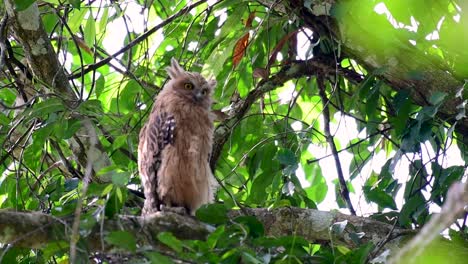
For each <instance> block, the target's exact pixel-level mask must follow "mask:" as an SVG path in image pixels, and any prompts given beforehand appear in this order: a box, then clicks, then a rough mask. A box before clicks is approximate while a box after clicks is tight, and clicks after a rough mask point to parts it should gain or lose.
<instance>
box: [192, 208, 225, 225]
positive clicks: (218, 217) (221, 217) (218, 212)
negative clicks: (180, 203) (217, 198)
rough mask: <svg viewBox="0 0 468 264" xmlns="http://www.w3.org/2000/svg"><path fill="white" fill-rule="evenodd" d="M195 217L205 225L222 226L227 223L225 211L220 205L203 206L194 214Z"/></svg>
mask: <svg viewBox="0 0 468 264" xmlns="http://www.w3.org/2000/svg"><path fill="white" fill-rule="evenodd" d="M195 216H196V217H197V218H198V219H199V220H200V221H203V222H205V223H209V224H215V225H217V224H224V223H226V222H227V221H228V217H227V209H226V207H225V206H224V205H222V204H208V205H203V206H202V207H200V209H198V210H197V211H196V212H195Z"/></svg>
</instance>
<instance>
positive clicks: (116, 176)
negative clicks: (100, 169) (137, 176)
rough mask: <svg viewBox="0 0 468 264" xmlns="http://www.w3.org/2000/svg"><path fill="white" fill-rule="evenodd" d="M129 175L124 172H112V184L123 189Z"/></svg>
mask: <svg viewBox="0 0 468 264" xmlns="http://www.w3.org/2000/svg"><path fill="white" fill-rule="evenodd" d="M130 176H131V173H130V172H127V171H124V172H114V173H112V183H113V184H115V185H117V186H119V187H125V186H127V184H128V180H129V179H130Z"/></svg>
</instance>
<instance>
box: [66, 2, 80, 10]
mask: <svg viewBox="0 0 468 264" xmlns="http://www.w3.org/2000/svg"><path fill="white" fill-rule="evenodd" d="M68 2H69V3H70V4H71V5H72V6H73V7H74V8H78V9H80V5H81V1H80V0H68Z"/></svg>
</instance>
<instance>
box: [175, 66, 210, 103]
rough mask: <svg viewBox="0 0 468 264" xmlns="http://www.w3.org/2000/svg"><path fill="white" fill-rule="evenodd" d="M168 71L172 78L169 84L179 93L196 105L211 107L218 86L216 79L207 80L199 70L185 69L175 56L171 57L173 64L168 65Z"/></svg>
mask: <svg viewBox="0 0 468 264" xmlns="http://www.w3.org/2000/svg"><path fill="white" fill-rule="evenodd" d="M166 71H167V73H168V74H169V77H170V78H171V80H170V81H169V83H168V84H167V86H168V87H169V88H170V89H172V90H173V91H174V92H175V93H177V95H179V96H182V97H184V98H186V99H187V100H189V101H190V102H193V103H194V104H195V105H200V106H203V107H206V108H210V107H211V104H212V97H211V96H212V93H213V90H214V88H215V86H216V80H212V79H211V80H209V81H207V80H206V79H205V78H204V77H203V76H201V74H199V73H197V72H188V71H185V70H184V69H183V68H182V67H180V65H179V63H178V62H177V60H176V59H174V58H172V59H171V66H170V67H167V68H166Z"/></svg>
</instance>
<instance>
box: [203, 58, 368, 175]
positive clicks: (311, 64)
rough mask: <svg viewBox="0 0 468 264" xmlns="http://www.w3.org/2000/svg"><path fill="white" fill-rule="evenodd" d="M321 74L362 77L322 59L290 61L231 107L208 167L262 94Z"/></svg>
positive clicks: (215, 140) (222, 123) (222, 125)
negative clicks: (291, 81) (290, 81)
mask: <svg viewBox="0 0 468 264" xmlns="http://www.w3.org/2000/svg"><path fill="white" fill-rule="evenodd" d="M319 71H320V72H322V73H323V74H325V75H332V76H335V75H337V74H338V75H342V76H344V77H345V78H347V79H348V80H350V81H351V82H353V83H356V82H359V81H361V80H362V76H361V75H359V74H357V73H354V72H350V71H347V70H346V69H342V68H340V67H338V68H337V67H336V63H335V62H333V61H330V60H327V59H324V58H313V59H310V60H305V61H292V62H291V63H290V64H288V65H285V66H283V68H281V70H280V71H279V72H277V73H276V74H275V75H273V76H271V77H270V78H269V79H267V80H262V81H260V82H259V83H258V85H257V86H256V87H255V89H253V90H252V91H250V92H249V94H248V95H247V96H246V97H245V99H242V100H239V101H238V102H236V103H235V104H234V105H232V110H231V111H230V112H231V113H230V117H229V118H227V119H226V120H224V121H223V122H221V123H220V124H219V125H218V126H217V127H216V130H215V135H214V144H213V151H212V155H211V160H210V166H211V168H212V169H213V170H214V168H215V166H216V162H217V161H218V159H219V156H220V155H221V151H222V149H223V146H224V144H225V143H226V142H227V140H228V138H229V135H230V134H231V132H232V129H233V128H234V127H235V126H236V125H237V124H238V122H240V121H241V120H242V119H243V117H244V116H245V115H246V114H247V113H248V111H249V110H250V107H251V106H252V104H253V103H255V102H256V101H257V100H258V99H259V98H261V97H262V96H263V94H265V93H267V92H270V91H272V90H274V89H276V88H278V87H281V86H282V85H283V84H284V83H285V82H287V81H289V80H293V79H298V78H302V77H307V76H313V75H315V74H317V72H319Z"/></svg>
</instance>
